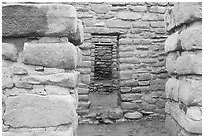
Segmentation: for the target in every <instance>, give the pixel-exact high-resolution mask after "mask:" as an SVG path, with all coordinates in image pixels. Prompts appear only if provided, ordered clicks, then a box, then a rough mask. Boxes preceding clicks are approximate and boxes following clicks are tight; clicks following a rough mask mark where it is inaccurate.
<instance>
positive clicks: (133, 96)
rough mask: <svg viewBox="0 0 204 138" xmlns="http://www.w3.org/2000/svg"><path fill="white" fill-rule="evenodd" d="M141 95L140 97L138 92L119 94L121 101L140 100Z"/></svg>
mask: <svg viewBox="0 0 204 138" xmlns="http://www.w3.org/2000/svg"><path fill="white" fill-rule="evenodd" d="M141 97H142V94H140V93H130V94H121V100H122V101H134V100H140V99H141Z"/></svg>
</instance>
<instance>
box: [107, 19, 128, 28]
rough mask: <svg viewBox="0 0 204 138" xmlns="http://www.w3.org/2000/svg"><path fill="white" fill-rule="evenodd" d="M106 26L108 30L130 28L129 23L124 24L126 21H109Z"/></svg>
mask: <svg viewBox="0 0 204 138" xmlns="http://www.w3.org/2000/svg"><path fill="white" fill-rule="evenodd" d="M106 24H107V26H108V27H110V28H124V29H125V28H126V29H128V28H130V27H131V23H130V22H126V21H118V20H109V21H108V22H107V23H106Z"/></svg>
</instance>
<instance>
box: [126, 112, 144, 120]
mask: <svg viewBox="0 0 204 138" xmlns="http://www.w3.org/2000/svg"><path fill="white" fill-rule="evenodd" d="M124 117H125V118H127V119H140V118H142V117H143V115H142V114H141V113H140V112H137V111H135V112H133V113H126V114H124Z"/></svg>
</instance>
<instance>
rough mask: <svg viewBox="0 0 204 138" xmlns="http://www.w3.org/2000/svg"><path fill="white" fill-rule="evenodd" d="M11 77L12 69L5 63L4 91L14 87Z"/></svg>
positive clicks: (3, 67) (3, 69)
mask: <svg viewBox="0 0 204 138" xmlns="http://www.w3.org/2000/svg"><path fill="white" fill-rule="evenodd" d="M11 77H12V75H11V68H10V67H9V66H8V65H7V64H6V63H5V62H2V89H5V88H12V87H13V80H12V78H11Z"/></svg>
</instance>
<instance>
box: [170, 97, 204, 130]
mask: <svg viewBox="0 0 204 138" xmlns="http://www.w3.org/2000/svg"><path fill="white" fill-rule="evenodd" d="M168 102H169V103H168V104H166V108H168V109H169V111H168V112H169V114H170V115H171V116H172V117H173V118H174V119H175V120H176V121H177V122H178V124H179V125H180V126H181V127H182V128H184V129H185V130H186V131H188V132H189V133H202V120H193V119H192V118H191V117H189V115H186V114H185V113H184V111H183V110H181V109H180V108H179V105H178V103H176V102H170V101H168Z"/></svg>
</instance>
